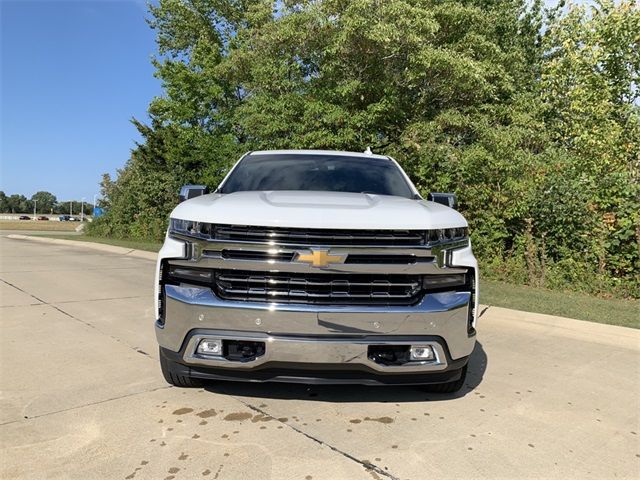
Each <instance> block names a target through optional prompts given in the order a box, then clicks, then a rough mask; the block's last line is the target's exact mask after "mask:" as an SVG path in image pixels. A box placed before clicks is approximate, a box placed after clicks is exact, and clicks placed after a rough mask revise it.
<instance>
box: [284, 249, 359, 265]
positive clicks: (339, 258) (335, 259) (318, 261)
mask: <svg viewBox="0 0 640 480" xmlns="http://www.w3.org/2000/svg"><path fill="white" fill-rule="evenodd" d="M346 258H347V256H346V255H332V254H330V253H329V250H311V253H298V255H297V256H296V261H297V262H304V263H309V264H310V265H312V266H314V267H326V266H328V265H329V264H331V263H344V261H345V259H346Z"/></svg>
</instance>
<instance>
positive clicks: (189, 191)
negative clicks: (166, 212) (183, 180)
mask: <svg viewBox="0 0 640 480" xmlns="http://www.w3.org/2000/svg"><path fill="white" fill-rule="evenodd" d="M207 193H209V187H207V186H206V185H183V186H182V187H181V188H180V203H182V202H184V201H185V200H189V199H190V198H195V197H199V196H200V195H206V194H207Z"/></svg>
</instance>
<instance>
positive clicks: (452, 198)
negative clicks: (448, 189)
mask: <svg viewBox="0 0 640 480" xmlns="http://www.w3.org/2000/svg"><path fill="white" fill-rule="evenodd" d="M427 200H429V201H431V202H436V203H441V204H442V205H446V206H447V207H451V208H457V207H458V197H456V194H455V193H437V192H429V194H428V195H427Z"/></svg>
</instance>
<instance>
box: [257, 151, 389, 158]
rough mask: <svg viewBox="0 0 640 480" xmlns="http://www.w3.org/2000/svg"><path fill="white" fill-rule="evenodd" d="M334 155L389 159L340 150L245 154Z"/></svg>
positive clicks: (383, 156) (373, 154) (382, 156)
mask: <svg viewBox="0 0 640 480" xmlns="http://www.w3.org/2000/svg"><path fill="white" fill-rule="evenodd" d="M286 154H290V155H335V156H341V157H361V158H379V159H384V160H389V157H387V156H386V155H376V154H375V153H364V152H347V151H340V150H256V151H252V152H249V153H248V154H247V155H286Z"/></svg>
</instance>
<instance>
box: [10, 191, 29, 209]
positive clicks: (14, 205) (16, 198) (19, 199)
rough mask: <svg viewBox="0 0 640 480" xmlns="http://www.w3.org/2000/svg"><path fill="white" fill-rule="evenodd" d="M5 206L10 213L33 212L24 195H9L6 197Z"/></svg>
mask: <svg viewBox="0 0 640 480" xmlns="http://www.w3.org/2000/svg"><path fill="white" fill-rule="evenodd" d="M7 206H8V210H9V211H10V212H11V213H33V204H32V203H31V202H30V201H29V200H28V199H27V197H25V196H24V195H18V194H13V195H11V196H10V197H9V198H7Z"/></svg>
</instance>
